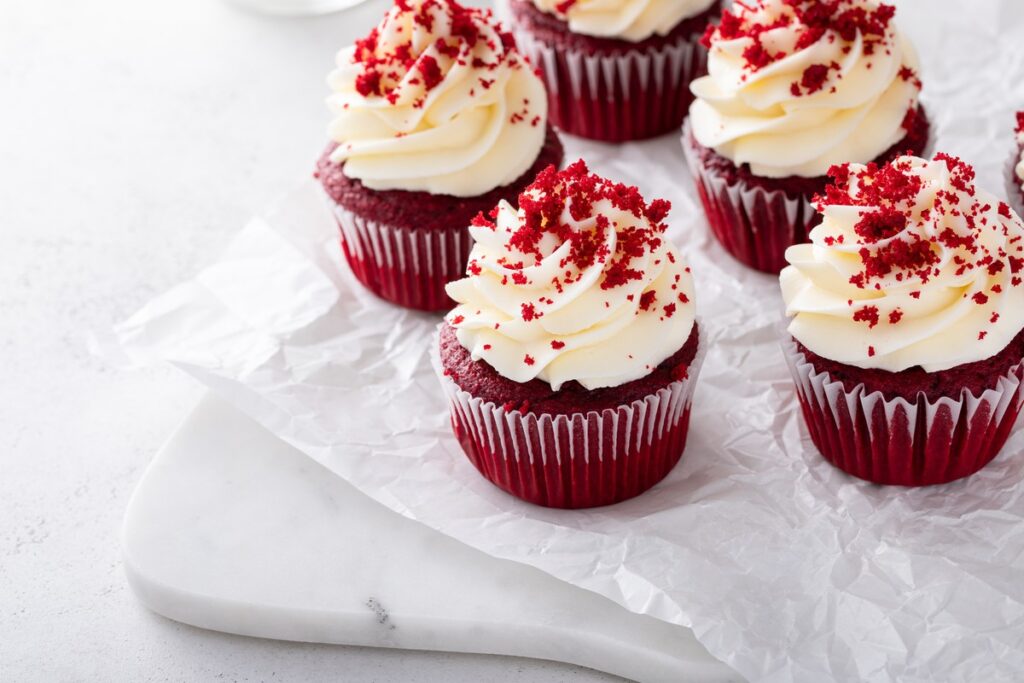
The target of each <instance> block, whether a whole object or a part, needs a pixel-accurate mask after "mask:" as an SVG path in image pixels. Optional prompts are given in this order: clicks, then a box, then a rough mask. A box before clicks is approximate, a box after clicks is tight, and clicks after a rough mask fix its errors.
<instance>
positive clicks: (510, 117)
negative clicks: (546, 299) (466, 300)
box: [316, 0, 562, 311]
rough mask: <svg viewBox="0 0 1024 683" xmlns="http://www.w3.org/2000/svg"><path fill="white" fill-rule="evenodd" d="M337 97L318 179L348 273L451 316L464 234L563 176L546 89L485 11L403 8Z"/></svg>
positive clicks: (424, 2)
mask: <svg viewBox="0 0 1024 683" xmlns="http://www.w3.org/2000/svg"><path fill="white" fill-rule="evenodd" d="M329 84H330V86H331V88H332V90H333V94H332V95H331V96H330V97H329V98H328V105H329V106H330V108H331V110H332V111H333V112H334V114H335V119H334V120H333V121H332V123H331V125H330V128H329V135H330V137H331V140H332V142H331V143H330V144H329V145H328V147H327V150H326V151H325V152H324V154H323V155H322V157H321V158H320V160H319V162H318V164H317V172H316V175H317V177H318V178H319V180H320V182H321V184H322V186H323V187H324V190H325V191H326V193H327V196H328V198H329V200H330V202H331V206H332V209H333V211H334V214H335V217H336V218H337V221H338V225H339V227H340V229H341V242H342V247H343V251H344V255H345V258H346V260H347V261H348V263H349V266H350V267H351V268H352V272H353V273H354V274H355V276H356V278H357V279H358V280H359V281H360V282H361V283H362V284H363V285H365V286H366V287H367V288H368V289H369V290H370V291H372V292H374V293H375V294H377V295H378V296H380V297H382V298H384V299H386V300H388V301H391V302H393V303H396V304H399V305H402V306H406V307H409V308H415V309H420V310H428V311H433V310H443V309H445V308H448V307H450V306H451V304H452V302H451V301H450V300H449V299H448V297H447V295H446V294H445V291H444V287H445V285H446V284H447V283H448V282H451V281H452V280H455V279H458V278H459V277H461V275H462V273H463V271H464V269H465V266H466V258H467V257H468V255H469V250H470V247H471V242H470V239H469V234H468V231H467V228H468V226H469V221H470V220H472V218H473V216H475V215H476V214H477V213H479V212H480V211H486V210H489V209H490V208H492V207H493V206H494V205H495V204H496V203H497V202H498V201H501V200H512V199H514V198H515V197H516V196H518V194H519V193H520V192H522V190H523V189H524V188H525V187H526V186H527V185H529V183H530V182H532V180H533V179H534V178H535V177H536V174H537V173H538V172H539V171H540V170H541V169H543V168H545V167H547V166H548V165H550V164H556V165H558V164H560V163H561V159H562V147H561V144H560V143H559V141H558V138H557V136H556V135H555V133H554V132H553V131H552V130H551V129H550V128H549V127H548V124H547V102H546V98H545V93H544V85H543V83H542V82H541V80H540V78H539V77H538V76H537V75H536V73H535V72H534V70H533V69H532V67H531V66H530V65H529V63H528V62H527V61H526V60H525V59H524V58H523V57H522V56H521V55H520V54H519V53H518V52H517V51H516V49H515V44H514V40H513V39H512V36H511V35H510V34H508V33H505V32H504V31H503V30H502V29H501V27H500V26H499V25H498V24H497V22H496V21H495V20H494V18H493V17H492V15H491V13H490V12H489V11H484V10H477V9H467V8H465V7H462V6H461V5H459V4H458V3H456V2H454V0H401V1H399V0H396V2H395V5H394V7H393V8H392V9H391V11H389V12H388V13H387V15H386V16H385V17H384V20H383V21H382V22H381V24H380V25H379V26H377V27H376V28H374V29H373V31H371V32H370V34H369V35H368V36H367V37H366V38H364V39H362V40H360V41H358V42H357V43H356V44H355V45H353V46H352V47H349V48H346V49H344V50H342V51H341V52H340V53H339V55H338V58H337V69H336V70H335V71H334V72H333V73H332V74H331V76H330V78H329Z"/></svg>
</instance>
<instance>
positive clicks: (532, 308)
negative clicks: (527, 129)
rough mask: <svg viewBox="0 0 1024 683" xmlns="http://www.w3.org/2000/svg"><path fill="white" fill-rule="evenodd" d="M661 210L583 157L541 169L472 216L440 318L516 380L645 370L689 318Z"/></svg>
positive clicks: (625, 376) (664, 208) (603, 382)
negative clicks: (508, 196) (512, 194)
mask: <svg viewBox="0 0 1024 683" xmlns="http://www.w3.org/2000/svg"><path fill="white" fill-rule="evenodd" d="M669 208H670V206H669V204H668V202H665V201H663V200H655V201H653V202H651V203H650V204H647V203H646V202H644V200H643V199H642V197H640V194H639V192H638V191H637V189H636V188H632V187H626V186H623V185H618V184H615V183H612V182H610V181H608V180H605V179H603V178H600V177H598V176H596V175H593V174H591V173H590V172H589V170H588V169H587V167H586V165H585V164H584V163H583V162H582V161H579V162H576V163H575V164H573V165H572V166H570V167H569V168H567V169H566V170H565V171H562V172H557V171H556V170H555V169H554V168H553V167H549V168H548V169H547V170H545V171H543V172H542V173H541V174H540V176H538V178H537V182H536V183H534V184H533V185H531V186H530V187H529V188H528V189H527V190H526V191H525V192H524V193H523V194H522V195H521V196H520V198H519V208H518V209H516V208H515V207H513V206H512V205H510V204H508V203H507V202H502V203H501V204H500V205H499V206H498V208H497V209H496V210H495V212H494V213H493V214H492V216H491V218H485V217H484V216H479V217H478V218H477V220H476V221H474V225H473V226H472V227H471V228H470V232H471V233H472V235H473V238H474V239H475V240H476V244H475V246H474V247H473V250H472V252H471V254H470V258H469V265H468V267H467V273H468V276H467V277H466V278H464V279H462V280H459V281H457V282H453V283H450V284H449V285H448V294H449V296H451V297H452V299H454V300H455V301H456V302H457V303H458V305H457V306H456V307H455V309H454V310H452V311H451V312H450V313H449V314H448V315H447V316H446V320H447V322H448V324H450V325H451V326H452V327H454V328H455V330H456V335H457V337H458V340H459V342H460V343H461V344H462V345H463V346H464V347H465V348H466V349H467V350H468V351H469V352H470V354H471V356H472V358H473V359H474V360H484V361H486V362H487V363H489V364H490V365H491V366H492V367H493V368H494V369H495V370H496V371H497V372H498V373H500V374H501V375H503V376H504V377H507V378H508V379H511V380H513V381H516V382H521V383H524V382H529V381H530V380H532V379H534V378H539V379H541V380H543V381H545V382H547V383H549V384H550V385H551V387H552V388H553V389H554V390H556V391H557V390H558V389H559V388H561V386H562V385H563V384H564V383H566V382H569V381H572V380H575V381H577V382H579V383H580V384H582V385H583V386H584V387H586V388H587V389H598V388H602V387H614V386H619V385H622V384H625V383H627V382H631V381H633V380H636V379H639V378H641V377H644V376H646V375H648V374H650V373H651V371H653V370H654V369H655V368H656V367H657V366H658V365H660V364H661V363H662V362H663V361H665V360H666V359H668V358H669V357H670V356H672V354H674V353H675V352H676V351H678V350H679V349H680V348H681V347H682V346H683V344H684V343H685V342H686V340H687V339H688V338H689V337H690V334H691V332H692V331H693V325H694V311H695V304H694V288H693V278H692V277H691V274H690V269H689V268H688V267H687V266H686V264H685V263H683V261H682V259H681V258H680V256H679V254H678V253H677V252H676V249H675V247H673V246H672V244H670V243H669V242H668V241H667V240H666V239H665V238H664V231H665V224H664V220H665V217H666V215H667V213H668V210H669Z"/></svg>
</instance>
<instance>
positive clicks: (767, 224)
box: [683, 109, 931, 274]
mask: <svg viewBox="0 0 1024 683" xmlns="http://www.w3.org/2000/svg"><path fill="white" fill-rule="evenodd" d="M930 134H931V124H930V123H929V121H928V117H927V115H926V114H925V112H924V110H923V109H922V110H920V114H919V115H918V116H917V117H915V119H914V126H913V130H911V131H910V132H909V133H908V134H907V136H906V137H905V138H904V139H903V140H901V141H900V142H899V143H897V144H895V145H893V146H892V147H891V148H889V149H888V150H887V151H886V152H885V153H884V154H882V155H881V156H880V157H878V159H876V160H875V161H876V162H878V163H879V164H882V163H887V162H889V161H891V160H892V159H895V158H896V157H898V156H900V155H902V154H905V153H910V154H913V155H916V156H921V155H922V154H924V152H925V150H926V149H927V147H928V142H929V136H930ZM683 149H684V151H685V152H686V159H687V163H688V165H689V167H690V171H691V173H692V174H693V176H694V178H695V179H696V183H697V193H698V194H699V195H700V199H701V203H702V204H703V206H704V212H705V214H706V215H707V219H708V225H709V226H710V228H711V231H712V233H714V235H715V237H716V238H718V241H719V242H720V243H721V244H722V246H723V247H725V249H726V251H728V252H729V253H730V254H732V256H733V257H735V258H736V259H737V260H738V261H740V262H741V263H743V264H744V265H747V266H749V267H751V268H754V269H756V270H760V271H762V272H765V273H772V274H777V273H779V272H780V271H781V270H782V269H783V268H785V267H786V258H785V254H786V249H788V248H789V247H790V246H792V245H794V244H800V243H802V242H806V241H807V235H808V234H809V233H810V231H811V229H812V228H814V226H816V225H817V224H818V223H819V222H820V221H821V216H820V215H818V213H817V212H816V211H815V210H814V207H813V206H811V203H810V202H811V198H812V197H813V196H814V195H816V194H820V193H822V192H824V190H825V187H826V186H827V185H828V183H829V178H828V176H818V177H815V178H802V177H798V176H790V177H787V178H764V177H761V176H757V175H754V174H753V173H752V172H751V171H750V166H749V165H748V164H742V165H741V166H737V165H736V164H734V163H733V162H732V161H730V160H729V159H727V158H725V157H723V156H721V155H720V154H717V153H716V152H715V151H714V150H712V149H708V148H707V147H703V146H702V145H701V144H700V143H698V142H697V140H696V138H694V136H693V132H692V131H691V130H690V128H689V124H687V127H686V130H684V133H683Z"/></svg>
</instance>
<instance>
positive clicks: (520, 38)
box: [516, 29, 707, 142]
mask: <svg viewBox="0 0 1024 683" xmlns="http://www.w3.org/2000/svg"><path fill="white" fill-rule="evenodd" d="M699 39H700V36H699V35H694V36H691V37H688V38H687V37H681V38H680V39H679V40H677V41H676V42H674V43H669V44H667V45H664V46H661V47H650V48H647V49H643V50H640V49H638V50H636V51H631V52H624V53H606V54H588V53H586V52H582V51H580V50H573V49H570V48H567V47H565V46H562V45H552V44H549V43H546V42H543V41H542V40H540V39H539V38H538V37H536V36H535V35H533V34H532V33H530V32H529V30H526V29H522V30H519V31H518V32H517V33H516V44H517V45H518V46H519V49H520V51H521V52H522V53H523V54H524V55H526V56H527V58H529V59H530V61H531V62H532V63H533V64H535V65H537V66H538V67H540V69H541V72H542V75H543V77H544V83H545V86H546V87H547V91H548V100H549V102H550V109H549V111H548V118H549V119H550V120H551V122H552V123H553V124H554V125H555V126H557V127H558V128H561V129H562V130H563V131H565V132H566V133H571V134H573V135H578V136H580V137H584V138H589V139H591V140H599V141H602V142H624V141H627V140H643V139H646V138H652V137H655V136H658V135H663V134H665V133H668V132H669V131H673V130H677V129H678V128H679V126H680V125H681V124H682V122H683V119H685V118H686V114H687V111H688V110H689V108H690V104H691V103H692V102H693V95H692V94H691V93H690V81H692V80H693V79H694V78H696V77H698V76H700V75H701V74H702V73H704V71H705V70H706V69H707V52H706V50H705V49H704V48H703V47H701V46H700V44H699V43H698V40H699Z"/></svg>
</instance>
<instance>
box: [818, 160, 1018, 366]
mask: <svg viewBox="0 0 1024 683" xmlns="http://www.w3.org/2000/svg"><path fill="white" fill-rule="evenodd" d="M933 161H934V162H938V163H942V164H944V165H945V167H946V169H947V170H948V172H949V176H948V182H949V186H950V187H951V188H952V189H938V190H936V191H935V198H934V204H933V205H932V206H930V207H925V208H923V209H921V208H920V207H918V206H917V203H918V201H919V195H920V194H921V192H922V191H924V190H925V187H924V182H925V181H924V179H923V178H922V176H921V175H920V174H919V173H918V172H917V171H916V169H915V167H914V161H913V159H911V158H909V157H904V158H901V159H897V160H896V161H894V162H892V163H890V164H887V165H883V166H879V165H878V164H874V163H872V164H868V165H867V166H853V165H851V164H844V165H842V166H835V167H833V168H832V169H831V170H830V171H829V176H830V177H831V178H832V179H833V184H832V185H830V186H828V187H827V188H826V190H825V192H824V194H823V195H818V196H816V197H815V198H814V203H815V206H816V207H817V209H818V211H819V212H822V213H824V212H825V210H826V209H827V208H828V207H830V206H845V207H851V206H852V207H864V211H863V212H862V214H861V217H860V220H859V221H858V222H857V223H856V224H855V225H854V231H855V232H856V233H857V236H858V237H859V244H860V249H859V251H858V254H859V256H860V257H861V262H862V267H861V270H860V271H859V272H857V273H854V275H852V276H851V277H850V283H851V284H853V285H854V286H856V287H858V288H860V289H875V290H881V289H882V284H881V280H882V279H883V278H891V279H894V280H895V281H896V282H897V283H906V282H914V281H917V282H920V283H921V284H927V283H928V282H929V281H930V280H931V279H932V278H933V277H935V276H936V275H938V274H939V272H940V271H939V269H938V266H939V264H940V262H942V261H943V258H942V254H943V251H942V250H943V249H945V250H947V251H946V252H945V253H946V254H947V255H948V254H950V253H951V254H952V256H951V259H950V260H949V262H950V264H951V267H952V268H953V273H954V274H955V275H956V276H958V277H959V276H961V275H964V274H965V273H971V272H978V273H981V274H983V275H985V276H988V277H995V276H997V275H998V274H999V273H1001V272H1002V271H1004V270H1005V269H1006V268H1007V267H1008V268H1009V269H1010V272H1011V273H1012V274H1014V275H1016V274H1017V273H1019V272H1020V271H1021V270H1024V256H1022V254H1024V245H1022V244H1021V239H1020V237H1014V238H1011V239H1007V240H1005V241H1003V242H1002V246H997V247H992V246H990V245H988V244H986V240H985V239H983V235H984V233H985V232H986V231H989V232H990V231H996V232H998V233H999V234H1001V235H1003V236H1008V235H1009V234H1010V226H1009V222H1010V221H1011V220H1014V219H1013V216H1012V213H1011V212H1010V210H1009V207H1006V208H1005V210H1004V206H1005V204H1000V205H999V206H998V207H996V210H995V211H993V206H992V205H991V204H990V203H984V202H983V201H982V200H979V199H978V198H977V190H976V188H975V184H974V181H975V172H974V169H973V168H972V167H971V166H970V165H968V164H966V163H964V162H963V161H961V160H960V159H958V158H956V157H953V156H950V155H947V154H937V155H936V156H935V158H934V160H933ZM944 217H948V218H949V219H950V220H951V221H953V223H952V225H954V226H956V227H957V230H954V229H953V227H948V226H947V227H944V228H943V227H942V223H941V222H940V221H941V220H942V219H943V218H944ZM1004 221H1005V222H1004ZM921 222H924V223H932V224H934V229H933V230H932V229H930V230H914V229H909V228H911V227H913V226H914V224H916V223H921ZM936 232H937V234H934V233H936ZM831 243H832V244H835V243H836V240H834V239H833V240H832V242H831ZM1020 284H1021V279H1020V278H1019V277H1016V278H1013V279H1011V286H1014V287H1017V286H1020ZM1002 291H1003V287H1002V285H1001V284H999V283H991V284H989V285H988V290H987V292H990V293H992V294H999V293H1001V292H1002ZM987 292H985V291H977V292H975V293H973V294H971V295H970V297H971V300H972V301H973V302H974V303H975V304H977V305H979V306H984V305H986V304H988V303H989V299H990V295H989V293H987ZM909 294H910V296H911V297H912V298H914V299H919V298H920V296H921V292H920V291H919V290H915V291H912V292H910V293H909ZM967 296H968V295H967V294H966V293H965V294H964V297H967ZM849 303H850V305H851V306H852V305H853V301H852V300H851V301H850V302H849ZM852 318H853V320H854V321H855V322H866V323H868V327H869V328H873V327H875V326H876V325H878V323H879V310H878V307H877V306H872V305H869V306H863V307H861V308H858V309H857V310H856V311H854V312H853V313H852ZM888 318H889V323H890V324H892V325H896V324H898V323H899V322H900V321H901V320H902V319H903V312H902V311H900V310H899V309H897V310H894V311H891V312H890V313H889V316H888ZM998 319H999V316H998V315H997V314H994V315H993V316H992V318H991V320H990V323H991V324H995V322H996V321H997V320H998ZM984 334H985V333H983V334H982V335H981V337H979V338H984ZM869 355H870V354H869Z"/></svg>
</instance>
